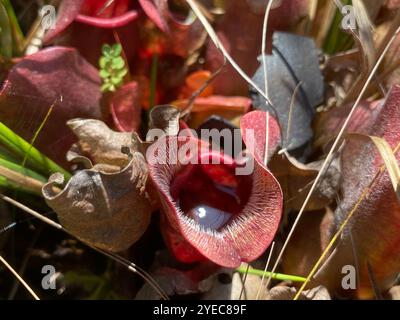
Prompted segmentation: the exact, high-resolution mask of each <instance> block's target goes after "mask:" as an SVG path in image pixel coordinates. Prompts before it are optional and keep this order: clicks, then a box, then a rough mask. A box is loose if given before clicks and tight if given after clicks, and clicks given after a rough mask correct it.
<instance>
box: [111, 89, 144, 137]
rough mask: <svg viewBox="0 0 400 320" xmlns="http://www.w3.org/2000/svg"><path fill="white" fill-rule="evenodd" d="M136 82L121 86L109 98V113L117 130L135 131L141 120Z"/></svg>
mask: <svg viewBox="0 0 400 320" xmlns="http://www.w3.org/2000/svg"><path fill="white" fill-rule="evenodd" d="M139 94H140V93H139V87H138V83H137V82H130V83H128V84H126V85H124V86H122V87H121V88H120V89H118V91H117V92H116V93H115V94H114V95H113V97H112V99H111V115H112V117H113V120H114V124H115V126H116V128H117V129H118V130H119V131H137V130H139V127H140V121H141V118H140V117H141V106H140V96H139Z"/></svg>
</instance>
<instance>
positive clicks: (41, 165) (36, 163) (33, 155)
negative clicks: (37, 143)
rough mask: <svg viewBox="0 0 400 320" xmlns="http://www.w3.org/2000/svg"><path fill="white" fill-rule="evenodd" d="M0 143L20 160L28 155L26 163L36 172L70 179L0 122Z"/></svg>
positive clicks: (64, 172)
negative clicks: (61, 175)
mask: <svg viewBox="0 0 400 320" xmlns="http://www.w3.org/2000/svg"><path fill="white" fill-rule="evenodd" d="M0 143H2V144H3V145H4V146H5V147H7V148H8V149H9V150H10V151H12V152H13V153H15V154H16V155H18V156H19V157H21V158H25V156H26V155H28V157H27V160H28V163H29V164H30V165H31V166H32V167H33V168H34V169H35V170H37V171H38V172H41V173H43V174H46V175H50V174H52V173H55V172H60V173H62V174H63V175H64V176H65V178H66V179H70V178H71V174H70V173H69V172H67V171H66V170H65V169H63V168H62V167H60V166H59V165H58V164H56V163H55V162H54V161H53V160H51V159H49V158H48V157H46V156H45V155H44V154H42V153H41V152H40V151H39V150H37V149H36V148H35V147H33V146H32V145H31V144H30V143H28V142H27V141H26V140H24V139H23V138H21V137H20V136H19V135H17V134H16V133H14V132H13V131H12V130H11V129H9V128H8V127H7V126H6V125H5V124H4V123H1V122H0Z"/></svg>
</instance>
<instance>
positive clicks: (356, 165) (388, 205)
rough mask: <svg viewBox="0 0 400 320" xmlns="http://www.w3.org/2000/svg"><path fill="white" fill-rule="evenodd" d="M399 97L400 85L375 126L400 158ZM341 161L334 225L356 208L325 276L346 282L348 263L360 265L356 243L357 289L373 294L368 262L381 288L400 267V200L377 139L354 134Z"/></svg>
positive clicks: (335, 283) (334, 283)
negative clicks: (343, 279)
mask: <svg viewBox="0 0 400 320" xmlns="http://www.w3.org/2000/svg"><path fill="white" fill-rule="evenodd" d="M399 99H400V87H399V86H394V87H393V88H392V89H391V91H390V92H389V93H388V96H387V98H386V100H385V102H384V106H383V107H382V109H381V112H380V114H379V115H378V117H377V119H376V121H375V123H374V125H373V127H372V128H371V130H370V132H369V134H370V135H372V136H376V137H380V138H383V139H385V140H386V142H387V143H388V144H389V145H390V147H391V148H392V150H394V151H393V153H394V155H395V156H396V159H397V160H399V159H400V156H399V146H400V122H399V119H400V109H399V107H398V105H399ZM341 162H342V177H343V179H342V183H341V192H342V200H341V201H340V203H339V204H338V208H337V210H336V212H335V216H336V221H335V227H334V228H333V231H335V230H337V228H339V226H340V225H341V224H342V223H343V221H344V220H345V218H346V217H347V216H348V214H349V213H350V212H353V216H352V218H351V220H350V221H349V223H348V224H347V226H346V228H345V230H344V232H343V234H342V237H341V241H340V242H339V244H338V247H337V250H336V255H335V257H334V258H333V259H332V261H331V263H330V264H329V268H327V270H326V271H325V272H324V274H323V275H322V279H323V280H324V281H325V282H326V283H327V284H329V285H330V286H333V287H334V288H337V287H338V285H340V279H341V277H342V276H343V275H342V274H341V269H342V266H344V265H348V264H353V265H354V255H353V244H354V250H355V252H356V254H357V260H358V266H359V283H360V286H359V287H358V289H357V293H358V295H359V296H361V297H371V296H372V293H371V286H370V279H369V276H368V270H367V269H368V268H367V264H368V263H369V264H370V266H371V269H372V270H373V271H374V275H375V278H376V279H375V280H376V282H377V285H378V286H379V288H380V289H381V290H385V289H388V288H390V286H391V285H392V284H393V281H394V279H395V277H396V275H397V274H398V271H399V269H400V251H399V246H398V243H399V241H400V239H399V234H400V233H399V225H400V222H399V217H400V204H399V201H398V199H397V196H396V193H395V191H394V189H393V186H392V182H391V179H390V176H389V174H388V171H387V169H386V167H385V165H384V161H383V160H382V157H381V155H380V153H379V151H378V150H377V148H376V146H375V145H374V143H373V142H372V141H365V142H364V143H362V142H360V140H359V139H351V138H348V139H347V143H346V146H345V148H344V150H343V153H342V159H341ZM350 235H352V237H351V236H350ZM351 238H352V239H353V241H351ZM329 280H331V281H329Z"/></svg>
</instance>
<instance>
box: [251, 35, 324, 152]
mask: <svg viewBox="0 0 400 320" xmlns="http://www.w3.org/2000/svg"><path fill="white" fill-rule="evenodd" d="M272 53H273V54H272V55H268V56H267V57H266V63H267V73H268V93H269V96H270V99H271V101H272V103H273V106H272V107H271V106H270V105H267V104H266V102H265V99H264V97H262V96H261V95H259V94H258V93H257V92H256V91H255V90H254V89H253V88H250V94H251V96H252V100H253V105H254V107H255V108H257V109H262V110H268V111H269V112H270V113H271V114H272V115H274V116H275V117H276V118H277V120H278V121H279V124H280V127H281V131H282V147H283V148H285V149H287V150H288V151H292V150H295V149H298V148H301V147H303V146H305V145H306V144H307V143H308V141H309V140H310V139H311V138H312V136H313V132H312V129H311V121H312V120H313V118H314V115H315V107H316V106H317V105H318V104H320V103H321V102H322V100H323V93H324V83H323V78H322V74H321V71H320V68H319V59H318V54H319V52H318V50H317V48H316V47H315V44H314V42H313V40H312V39H310V38H306V37H302V36H297V35H293V34H289V33H282V32H277V33H275V34H274V36H273V49H272ZM253 80H254V82H255V83H256V84H257V85H258V86H259V87H260V88H264V86H265V84H264V82H265V81H264V69H263V66H262V65H261V66H260V68H259V69H258V71H257V72H256V74H255V75H254V77H253ZM299 83H300V87H299V89H298V92H297V94H295V95H294V93H295V91H296V87H297V86H298V85H299ZM293 95H294V100H293V102H294V103H293V105H292V103H291V102H292V97H293ZM289 121H290V124H289ZM288 128H289V130H288Z"/></svg>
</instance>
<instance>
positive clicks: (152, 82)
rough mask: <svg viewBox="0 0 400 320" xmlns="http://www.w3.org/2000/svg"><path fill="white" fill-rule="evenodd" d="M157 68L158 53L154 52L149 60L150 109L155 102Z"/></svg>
mask: <svg viewBox="0 0 400 320" xmlns="http://www.w3.org/2000/svg"><path fill="white" fill-rule="evenodd" d="M157 69H158V54H157V53H154V54H153V58H152V60H151V74H150V109H151V108H153V107H154V105H155V103H156V86H157Z"/></svg>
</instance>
